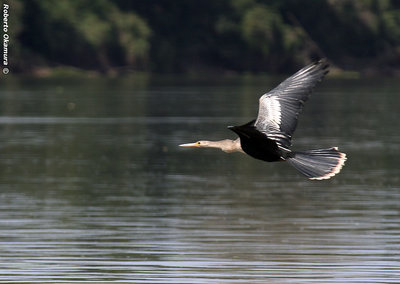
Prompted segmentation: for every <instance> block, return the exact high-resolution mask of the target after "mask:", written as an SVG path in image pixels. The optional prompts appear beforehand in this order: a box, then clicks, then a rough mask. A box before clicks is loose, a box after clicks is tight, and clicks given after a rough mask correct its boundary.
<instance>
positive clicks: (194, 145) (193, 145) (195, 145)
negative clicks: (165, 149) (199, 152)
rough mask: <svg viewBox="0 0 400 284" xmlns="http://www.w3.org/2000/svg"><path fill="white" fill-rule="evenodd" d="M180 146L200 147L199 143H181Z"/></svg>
mask: <svg viewBox="0 0 400 284" xmlns="http://www.w3.org/2000/svg"><path fill="white" fill-rule="evenodd" d="M179 146H180V147H199V144H198V143H186V144H181V145H179Z"/></svg>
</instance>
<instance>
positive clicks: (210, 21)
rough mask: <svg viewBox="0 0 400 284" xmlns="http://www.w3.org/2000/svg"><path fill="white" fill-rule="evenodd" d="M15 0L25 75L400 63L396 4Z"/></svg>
mask: <svg viewBox="0 0 400 284" xmlns="http://www.w3.org/2000/svg"><path fill="white" fill-rule="evenodd" d="M14 1H15V2H11V3H12V4H11V11H10V13H11V15H12V16H10V18H11V20H12V21H13V24H12V32H13V34H12V35H13V37H12V39H13V42H12V44H13V47H10V49H11V50H12V52H11V53H10V56H14V59H11V62H15V64H16V65H14V66H13V67H14V69H18V68H20V70H21V71H26V70H30V69H35V68H37V67H40V66H71V67H76V68H84V69H90V70H100V71H103V72H109V71H115V70H125V69H124V68H125V67H129V68H133V69H135V70H144V71H156V72H188V71H191V70H201V71H203V70H235V71H239V72H242V71H253V72H259V71H260V72H266V71H293V70H294V69H296V68H298V67H299V66H300V65H302V64H304V63H306V62H308V61H310V60H312V59H314V58H316V57H322V56H326V57H328V58H329V59H330V60H331V61H333V62H334V63H335V64H336V65H339V66H341V65H342V66H350V67H351V68H354V67H357V66H365V67H366V68H367V67H368V66H367V65H368V64H375V63H376V62H379V64H380V65H382V66H384V65H390V66H395V67H396V66H397V67H398V66H400V62H399V59H398V58H399V52H400V5H399V4H398V2H396V1H394V0H357V1H356V0H321V1H297V0H282V1H278V0H271V1H263V0H219V1H187V0H135V1H124V0H114V1H112V0H98V1H91V0H74V1H69V0H58V1H53V0H30V1H23V0H14ZM121 67H124V68H122V69H121Z"/></svg>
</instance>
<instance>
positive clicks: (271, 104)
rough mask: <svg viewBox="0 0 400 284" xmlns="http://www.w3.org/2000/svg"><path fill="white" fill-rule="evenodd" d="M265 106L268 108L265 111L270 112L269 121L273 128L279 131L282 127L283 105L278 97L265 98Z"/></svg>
mask: <svg viewBox="0 0 400 284" xmlns="http://www.w3.org/2000/svg"><path fill="white" fill-rule="evenodd" d="M263 100H264V105H265V106H266V108H265V109H267V110H268V113H267V114H266V115H267V117H268V121H269V123H270V124H272V126H273V127H274V128H275V129H276V130H279V129H280V126H281V118H282V116H281V104H280V102H279V100H278V97H275V96H271V97H267V96H266V97H264V98H263Z"/></svg>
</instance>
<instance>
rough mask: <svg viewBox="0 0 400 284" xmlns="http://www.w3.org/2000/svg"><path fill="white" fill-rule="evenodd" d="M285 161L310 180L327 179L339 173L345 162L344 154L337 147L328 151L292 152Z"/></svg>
mask: <svg viewBox="0 0 400 284" xmlns="http://www.w3.org/2000/svg"><path fill="white" fill-rule="evenodd" d="M287 161H288V162H289V164H291V165H292V166H293V167H294V168H295V169H297V170H298V171H299V172H300V173H302V174H303V175H305V176H306V177H308V178H309V179H311V180H323V179H329V178H331V177H333V176H334V175H336V174H337V173H339V172H340V170H341V169H342V167H343V166H344V162H345V161H346V154H345V153H341V152H339V149H338V148H337V147H333V148H328V149H318V150H309V151H304V152H292V153H291V155H290V156H289V157H287Z"/></svg>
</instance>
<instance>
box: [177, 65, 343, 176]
mask: <svg viewBox="0 0 400 284" xmlns="http://www.w3.org/2000/svg"><path fill="white" fill-rule="evenodd" d="M328 66H329V65H328V64H327V63H326V62H325V60H320V61H318V62H315V63H313V64H310V65H308V66H306V67H304V68H303V69H301V70H300V71H298V72H297V73H295V74H294V75H292V76H291V77H289V78H287V79H286V80H285V81H283V82H282V83H281V84H279V85H278V86H277V87H276V88H275V89H273V90H271V91H270V92H268V93H266V94H264V95H263V96H261V97H260V100H259V110H258V116H257V119H255V120H253V121H250V122H249V123H247V124H244V125H241V126H229V127H228V128H229V129H230V130H232V131H234V132H235V133H236V134H237V135H238V136H239V138H238V139H236V140H229V139H225V140H221V141H198V142H196V143H189V144H182V145H180V146H186V147H204V148H210V147H212V148H220V149H222V150H223V151H225V152H228V153H232V152H242V153H246V154H248V155H249V156H251V157H253V158H255V159H259V160H263V161H267V162H275V161H288V162H289V163H290V164H291V165H292V166H293V167H295V168H296V169H297V170H299V171H300V172H301V173H302V174H304V175H306V176H307V177H308V178H309V179H317V180H320V179H328V178H330V177H332V176H334V175H335V174H337V173H338V172H339V171H340V170H341V168H342V167H343V165H344V162H345V160H346V154H344V153H341V152H339V151H338V148H336V147H333V148H329V149H319V150H309V151H304V152H292V151H291V149H290V147H291V139H292V135H293V132H294V131H295V129H296V126H297V120H298V116H299V114H300V113H301V111H302V109H303V106H304V103H305V102H306V101H307V99H308V98H309V96H310V94H311V92H312V90H313V89H314V87H315V85H316V84H317V83H318V82H320V81H321V80H322V79H323V78H324V76H325V75H326V74H327V73H328Z"/></svg>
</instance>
